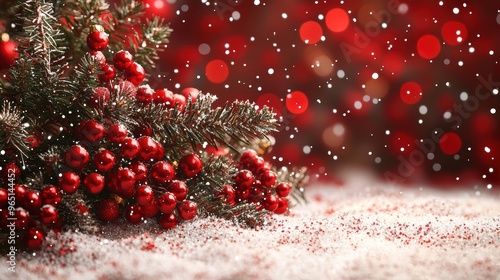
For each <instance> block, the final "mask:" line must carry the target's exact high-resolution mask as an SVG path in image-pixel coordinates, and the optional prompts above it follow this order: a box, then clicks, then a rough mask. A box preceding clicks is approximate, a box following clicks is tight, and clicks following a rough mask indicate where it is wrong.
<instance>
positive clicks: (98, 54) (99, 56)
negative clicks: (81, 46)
mask: <svg viewBox="0 0 500 280" xmlns="http://www.w3.org/2000/svg"><path fill="white" fill-rule="evenodd" d="M89 54H90V56H92V58H94V59H95V60H97V62H98V63H99V65H100V66H102V65H104V64H106V57H105V56H104V54H103V53H102V52H101V51H89Z"/></svg>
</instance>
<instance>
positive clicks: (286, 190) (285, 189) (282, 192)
mask: <svg viewBox="0 0 500 280" xmlns="http://www.w3.org/2000/svg"><path fill="white" fill-rule="evenodd" d="M291 191H292V187H291V186H290V184H288V183H285V182H282V183H279V184H278V185H276V194H277V195H278V196H280V197H287V196H288V195H289V194H290V192H291Z"/></svg>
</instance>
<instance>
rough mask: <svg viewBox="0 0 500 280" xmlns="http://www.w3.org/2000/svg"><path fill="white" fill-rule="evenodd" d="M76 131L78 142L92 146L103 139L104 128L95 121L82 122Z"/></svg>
mask: <svg viewBox="0 0 500 280" xmlns="http://www.w3.org/2000/svg"><path fill="white" fill-rule="evenodd" d="M77 129H78V131H77V134H78V136H79V137H78V138H79V139H80V140H82V141H89V142H90V143H92V144H94V145H95V144H97V143H98V142H99V141H101V140H102V138H103V137H104V126H103V125H102V124H100V123H98V122H96V121H95V120H85V121H82V122H81V123H80V124H79V125H78V127H77Z"/></svg>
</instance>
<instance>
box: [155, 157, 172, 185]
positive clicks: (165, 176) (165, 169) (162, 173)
mask: <svg viewBox="0 0 500 280" xmlns="http://www.w3.org/2000/svg"><path fill="white" fill-rule="evenodd" d="M174 176H175V170H174V167H173V166H172V165H171V164H170V163H168V162H166V161H158V162H156V163H155V164H153V166H151V169H150V171H149V178H150V179H151V180H152V181H153V182H154V183H157V184H161V185H164V184H166V183H167V182H169V181H170V180H172V179H174Z"/></svg>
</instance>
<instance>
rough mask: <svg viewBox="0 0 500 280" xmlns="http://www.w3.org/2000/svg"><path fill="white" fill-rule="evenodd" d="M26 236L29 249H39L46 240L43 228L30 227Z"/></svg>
mask: <svg viewBox="0 0 500 280" xmlns="http://www.w3.org/2000/svg"><path fill="white" fill-rule="evenodd" d="M24 238H25V240H26V248H28V249H29V250H38V249H40V248H41V247H42V245H43V242H44V241H45V234H44V233H43V231H42V230H41V229H38V228H30V229H29V230H28V231H27V232H26V234H25V235H24Z"/></svg>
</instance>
